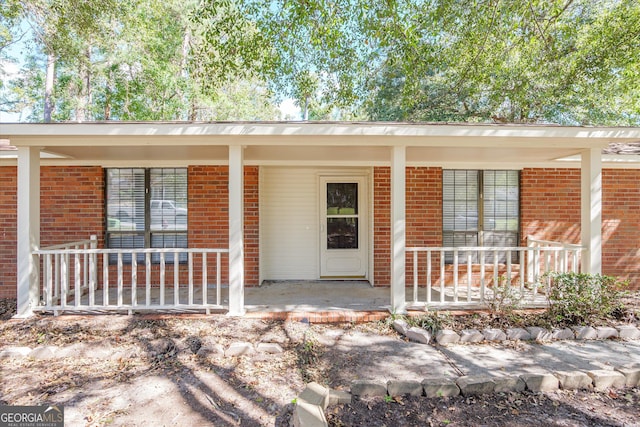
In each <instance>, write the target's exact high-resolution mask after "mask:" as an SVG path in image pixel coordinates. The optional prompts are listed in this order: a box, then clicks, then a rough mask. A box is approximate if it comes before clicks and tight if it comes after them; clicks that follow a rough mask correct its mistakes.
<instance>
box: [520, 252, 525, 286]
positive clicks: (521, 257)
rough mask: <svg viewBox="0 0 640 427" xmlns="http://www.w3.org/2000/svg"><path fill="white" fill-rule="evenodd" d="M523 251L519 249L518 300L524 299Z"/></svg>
mask: <svg viewBox="0 0 640 427" xmlns="http://www.w3.org/2000/svg"><path fill="white" fill-rule="evenodd" d="M524 254H525V250H524V249H520V298H524V273H525V270H524V265H526V264H524V265H523V262H524V261H525V255H524Z"/></svg>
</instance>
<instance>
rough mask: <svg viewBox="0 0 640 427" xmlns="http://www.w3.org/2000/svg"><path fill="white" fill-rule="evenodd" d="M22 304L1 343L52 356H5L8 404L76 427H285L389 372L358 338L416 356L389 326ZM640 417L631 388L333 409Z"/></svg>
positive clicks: (595, 419) (390, 365)
mask: <svg viewBox="0 0 640 427" xmlns="http://www.w3.org/2000/svg"><path fill="white" fill-rule="evenodd" d="M14 310H15V307H14V302H12V301H11V300H1V301H0V319H2V320H0V350H2V349H6V348H7V347H19V346H28V347H30V348H36V347H42V348H43V349H44V351H43V353H42V355H41V357H38V358H33V357H11V358H5V359H0V404H9V405H35V404H59V405H63V406H64V408H65V420H66V425H69V426H160V425H164V426H207V425H212V426H234V425H242V426H274V425H275V426H288V425H289V422H290V419H291V413H292V410H293V404H292V401H293V399H294V398H295V397H296V396H297V395H298V394H299V393H300V392H301V391H302V390H303V388H304V386H305V384H306V383H307V382H309V381H317V382H319V383H321V384H325V385H327V386H329V387H332V388H336V389H346V388H347V387H348V386H349V384H350V381H352V380H354V379H358V378H369V377H370V375H371V372H372V369H375V370H379V369H381V368H380V367H379V366H374V367H372V358H371V349H370V348H369V347H367V346H358V338H359V337H363V336H366V337H368V339H373V340H375V339H376V338H380V339H384V340H385V349H384V352H387V353H379V356H381V357H382V358H383V359H384V360H386V361H387V360H388V362H386V361H385V364H386V365H385V369H388V370H389V371H390V372H393V371H395V370H399V366H400V364H401V363H402V362H401V361H394V360H393V359H392V358H389V357H386V356H387V355H391V354H393V353H394V352H396V353H402V352H403V351H407V344H408V343H407V342H406V341H405V340H404V339H403V338H402V337H400V336H398V335H397V334H396V333H395V332H394V331H393V330H392V329H391V328H390V327H389V323H388V322H386V323H385V322H377V323H370V324H362V325H353V324H343V325H309V324H306V323H303V322H280V321H262V320H255V319H239V318H227V317H225V316H196V317H194V316H192V317H179V318H175V317H172V316H165V317H161V316H155V317H149V316H118V315H109V316H83V317H79V316H60V317H52V316H36V317H34V318H31V319H29V320H26V321H12V320H8V319H9V318H10V316H11V315H12V314H13V312H14ZM473 321H474V322H476V323H477V322H478V318H477V316H476V317H474V320H473ZM462 323H464V322H462ZM235 342H250V343H253V344H257V343H261V342H263V343H264V342H269V343H278V344H279V345H280V346H281V347H282V349H283V352H282V353H278V354H265V353H255V354H252V355H243V356H237V357H230V356H225V355H224V354H221V353H220V350H221V349H226V348H227V347H228V346H229V345H230V344H231V343H235ZM347 344H348V345H347ZM47 349H48V350H47ZM47 351H50V352H49V353H47ZM638 414H640V390H638V389H628V390H624V391H621V392H619V393H618V392H607V393H592V392H577V393H573V392H571V393H569V392H562V391H561V392H557V393H549V394H529V393H522V394H501V395H496V396H484V397H481V398H463V397H458V398H448V399H427V398H409V397H406V398H398V399H393V400H391V399H362V400H360V399H355V400H354V402H352V403H351V404H349V405H337V406H334V407H331V408H329V409H328V414H327V415H328V419H329V421H330V425H333V426H402V425H404V426H414V425H427V426H428V425H433V426H446V425H474V426H485V425H486V426H498V425H513V426H533V425H558V426H594V425H596V426H597V425H603V426H609V425H615V426H622V425H625V426H640V418H639V416H638Z"/></svg>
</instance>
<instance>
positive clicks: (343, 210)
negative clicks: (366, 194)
mask: <svg viewBox="0 0 640 427" xmlns="http://www.w3.org/2000/svg"><path fill="white" fill-rule="evenodd" d="M357 214H358V183H355V182H349V183H337V182H330V183H327V215H357Z"/></svg>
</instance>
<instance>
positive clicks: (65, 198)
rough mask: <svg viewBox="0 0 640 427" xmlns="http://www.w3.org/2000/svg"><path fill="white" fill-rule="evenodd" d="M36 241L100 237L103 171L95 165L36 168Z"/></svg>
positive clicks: (102, 222) (101, 234)
mask: <svg viewBox="0 0 640 427" xmlns="http://www.w3.org/2000/svg"><path fill="white" fill-rule="evenodd" d="M40 224H41V232H40V245H41V246H43V247H44V246H50V245H56V244H59V243H66V242H73V241H77V240H84V239H88V238H89V236H91V235H92V234H95V235H97V236H98V241H99V244H100V245H102V242H103V241H104V172H103V169H102V168H101V167H99V166H96V167H90V166H89V167H86V166H82V167H80V166H72V167H67V166H65V167H58V166H43V167H42V168H41V171H40Z"/></svg>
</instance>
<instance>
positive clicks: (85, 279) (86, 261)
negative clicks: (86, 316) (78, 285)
mask: <svg viewBox="0 0 640 427" xmlns="http://www.w3.org/2000/svg"><path fill="white" fill-rule="evenodd" d="M89 247H90V246H89V244H88V243H85V244H84V249H85V251H86V250H87V249H89ZM82 265H83V268H82V272H83V280H82V287H83V288H89V254H88V253H87V252H85V253H84V255H83V260H82ZM87 303H88V301H87Z"/></svg>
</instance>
